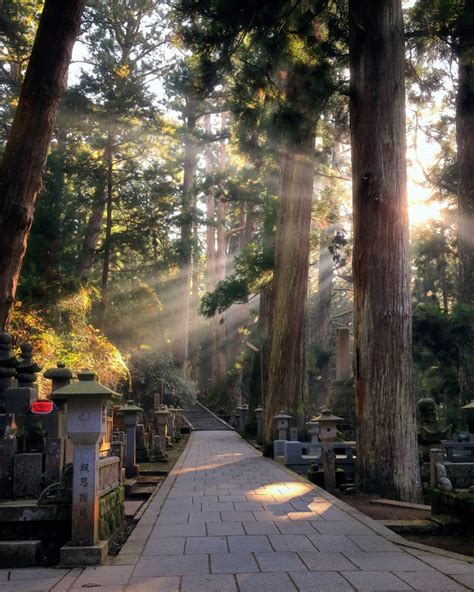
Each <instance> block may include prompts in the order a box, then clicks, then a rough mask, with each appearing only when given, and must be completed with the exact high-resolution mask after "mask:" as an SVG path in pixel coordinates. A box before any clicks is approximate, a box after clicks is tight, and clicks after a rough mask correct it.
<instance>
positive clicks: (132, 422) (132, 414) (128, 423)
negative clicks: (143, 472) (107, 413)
mask: <svg viewBox="0 0 474 592" xmlns="http://www.w3.org/2000/svg"><path fill="white" fill-rule="evenodd" d="M118 412H119V413H121V414H122V415H123V417H124V423H125V430H126V433H127V448H126V459H125V476H126V477H134V476H135V475H136V474H137V473H138V466H137V460H136V457H137V439H136V437H137V434H136V430H137V423H138V415H139V414H140V413H143V409H142V408H141V407H138V405H135V401H133V400H132V399H129V400H128V401H127V402H126V403H125V405H122V407H119V409H118Z"/></svg>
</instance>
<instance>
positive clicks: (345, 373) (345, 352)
mask: <svg viewBox="0 0 474 592" xmlns="http://www.w3.org/2000/svg"><path fill="white" fill-rule="evenodd" d="M350 339H351V337H350V333H349V329H346V328H342V327H340V328H338V329H337V330H336V380H349V379H350V377H351V376H352V362H351V355H350Z"/></svg>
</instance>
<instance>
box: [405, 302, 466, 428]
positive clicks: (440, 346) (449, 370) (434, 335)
mask: <svg viewBox="0 0 474 592" xmlns="http://www.w3.org/2000/svg"><path fill="white" fill-rule="evenodd" d="M473 319H474V307H472V306H466V305H460V304H456V305H455V306H454V307H453V309H452V311H450V312H443V311H441V309H440V307H439V306H438V305H437V304H419V305H418V306H416V308H415V310H414V313H413V357H414V361H415V364H416V367H417V369H418V372H419V373H420V380H421V386H422V388H423V389H424V391H425V392H427V394H428V395H429V396H431V397H433V398H434V399H435V400H436V401H437V402H438V403H441V404H442V405H443V406H444V409H445V412H446V416H447V418H448V420H449V421H450V422H451V423H453V422H454V423H456V421H457V420H458V419H459V407H460V399H459V382H458V365H459V362H460V353H461V352H460V348H461V347H463V348H469V349H470V351H474V332H473V330H472V326H473V324H472V320H473Z"/></svg>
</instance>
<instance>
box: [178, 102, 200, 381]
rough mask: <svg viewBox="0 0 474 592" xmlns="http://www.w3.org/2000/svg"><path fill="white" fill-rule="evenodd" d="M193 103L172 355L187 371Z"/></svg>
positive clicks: (188, 129)
mask: <svg viewBox="0 0 474 592" xmlns="http://www.w3.org/2000/svg"><path fill="white" fill-rule="evenodd" d="M196 108H197V105H196V101H195V99H193V98H192V97H191V98H188V104H187V113H186V138H185V142H184V177H183V196H182V204H181V253H180V254H181V261H180V271H179V280H178V294H177V299H178V303H177V317H176V321H177V323H176V326H177V330H176V334H175V335H176V336H175V356H176V360H177V362H178V364H179V366H180V367H181V368H182V369H183V370H184V369H187V363H188V356H189V307H190V303H191V302H190V288H191V273H192V251H193V248H192V239H193V212H192V205H193V195H194V182H195V176H196V158H197V144H196V139H195V137H194V135H195V132H196V122H197V117H196Z"/></svg>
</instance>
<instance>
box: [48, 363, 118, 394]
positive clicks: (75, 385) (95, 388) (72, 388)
mask: <svg viewBox="0 0 474 592" xmlns="http://www.w3.org/2000/svg"><path fill="white" fill-rule="evenodd" d="M78 396H83V397H102V398H103V399H118V398H120V397H121V395H119V394H118V393H116V392H115V391H113V390H112V389H109V388H107V387H106V386H104V385H103V384H100V382H98V381H97V375H96V374H95V372H92V371H91V370H81V371H80V372H78V373H77V382H72V383H71V384H68V385H67V386H63V387H62V388H60V389H58V390H57V391H55V392H54V397H55V398H56V397H60V398H61V399H69V398H74V397H78Z"/></svg>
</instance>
